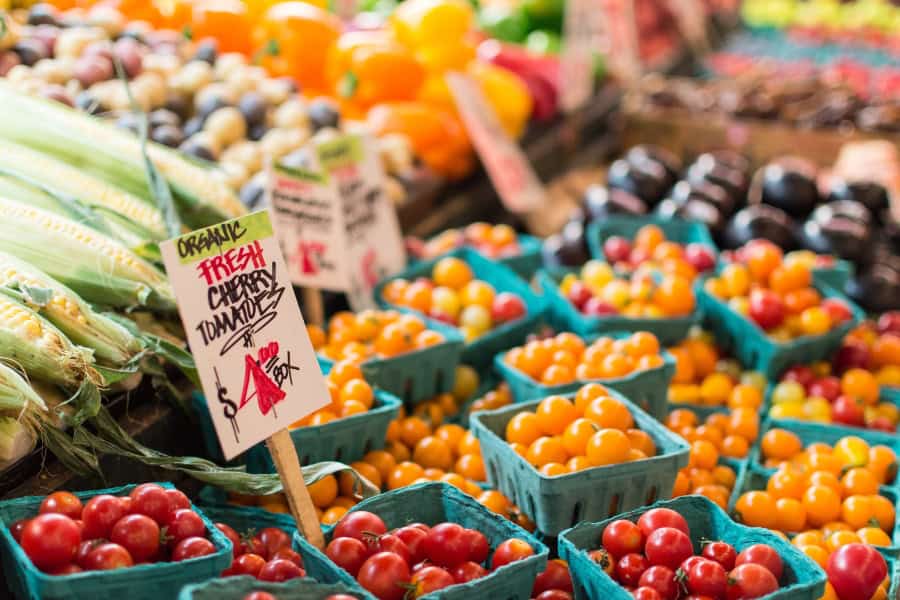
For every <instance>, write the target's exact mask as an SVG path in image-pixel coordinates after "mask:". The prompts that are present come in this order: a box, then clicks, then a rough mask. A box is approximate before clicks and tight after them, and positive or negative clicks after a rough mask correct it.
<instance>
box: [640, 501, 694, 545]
mask: <svg viewBox="0 0 900 600" xmlns="http://www.w3.org/2000/svg"><path fill="white" fill-rule="evenodd" d="M637 525H638V527H639V528H640V530H641V533H643V534H644V538H645V539H646V538H648V537H650V534H651V533H653V532H654V531H656V530H657V529H660V528H662V527H672V528H674V529H678V530H680V531H683V532H684V534H685V535H687V536H688V537H690V535H691V530H690V528H689V527H688V524H687V521H686V520H685V518H684V517H682V516H681V515H680V514H678V513H677V512H675V511H674V510H672V509H670V508H652V509H650V510H648V511H647V512H645V513H644V514H642V515H641V518H640V519H638V522H637Z"/></svg>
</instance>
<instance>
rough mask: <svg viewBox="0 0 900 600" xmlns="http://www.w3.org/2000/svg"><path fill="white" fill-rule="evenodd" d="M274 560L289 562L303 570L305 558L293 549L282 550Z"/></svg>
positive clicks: (273, 557)
mask: <svg viewBox="0 0 900 600" xmlns="http://www.w3.org/2000/svg"><path fill="white" fill-rule="evenodd" d="M272 559H273V560H275V559H281V560H289V561H291V562H292V563H294V564H295V565H297V566H298V567H300V568H303V557H302V556H300V553H299V552H297V551H296V550H293V549H291V548H282V549H281V550H278V551H277V552H275V555H274V556H272Z"/></svg>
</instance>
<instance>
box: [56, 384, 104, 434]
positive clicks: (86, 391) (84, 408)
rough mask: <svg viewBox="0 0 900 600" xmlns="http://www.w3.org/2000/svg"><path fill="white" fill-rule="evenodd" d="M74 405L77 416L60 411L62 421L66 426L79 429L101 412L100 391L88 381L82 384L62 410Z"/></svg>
mask: <svg viewBox="0 0 900 600" xmlns="http://www.w3.org/2000/svg"><path fill="white" fill-rule="evenodd" d="M69 404H72V405H73V406H75V409H76V410H75V414H74V415H68V414H66V413H65V412H63V411H58V412H59V416H60V419H62V422H63V423H64V424H65V425H68V426H71V427H77V426H78V425H81V424H82V423H84V422H85V421H87V420H88V419H92V418H94V417H95V416H97V414H98V413H99V412H100V409H101V407H102V405H101V403H100V390H99V388H97V386H96V385H94V384H93V383H91V382H90V381H88V380H84V381H82V382H81V386H80V387H79V388H78V391H76V392H75V393H74V394H73V395H72V396H71V397H70V398H69V399H68V400H66V401H65V402H63V403H62V404H61V405H60V408H61V407H63V406H66V405H69Z"/></svg>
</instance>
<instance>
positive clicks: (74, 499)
mask: <svg viewBox="0 0 900 600" xmlns="http://www.w3.org/2000/svg"><path fill="white" fill-rule="evenodd" d="M82 508H83V507H82V505H81V500H80V499H79V498H78V496H76V495H75V494H73V493H71V492H53V493H52V494H50V495H49V496H47V497H46V498H44V499H43V500H42V501H41V508H40V509H39V510H38V512H39V513H40V514H42V515H44V514H47V513H58V514H60V515H66V516H67V517H69V518H70V519H80V518H81V510H82Z"/></svg>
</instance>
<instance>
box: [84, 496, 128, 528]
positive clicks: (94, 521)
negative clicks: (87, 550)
mask: <svg viewBox="0 0 900 600" xmlns="http://www.w3.org/2000/svg"><path fill="white" fill-rule="evenodd" d="M125 515H126V511H125V505H124V504H123V503H122V499H121V498H117V497H115V496H110V495H109V494H100V495H99V496H94V497H93V498H91V499H90V500H88V501H87V504H85V505H84V510H82V511H81V521H82V523H84V530H83V531H82V535H83V536H84V538H85V539H94V538H108V537H109V532H110V531H112V527H113V525H115V524H116V523H117V522H118V521H119V519H121V518H122V517H124V516H125Z"/></svg>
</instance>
